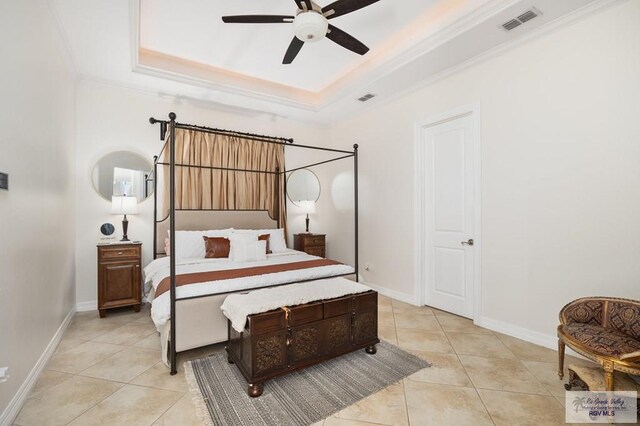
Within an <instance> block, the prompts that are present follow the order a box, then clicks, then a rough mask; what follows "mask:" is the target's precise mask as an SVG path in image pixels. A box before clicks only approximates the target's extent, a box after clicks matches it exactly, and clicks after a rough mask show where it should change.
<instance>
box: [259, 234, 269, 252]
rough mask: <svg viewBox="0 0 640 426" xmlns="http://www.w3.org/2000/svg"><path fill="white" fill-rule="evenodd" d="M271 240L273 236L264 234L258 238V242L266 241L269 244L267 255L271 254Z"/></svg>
mask: <svg viewBox="0 0 640 426" xmlns="http://www.w3.org/2000/svg"><path fill="white" fill-rule="evenodd" d="M269 238H271V234H263V235H259V236H258V241H262V240H264V241H266V242H267V254H271V249H270V248H269Z"/></svg>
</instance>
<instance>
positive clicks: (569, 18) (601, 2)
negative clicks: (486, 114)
mask: <svg viewBox="0 0 640 426" xmlns="http://www.w3.org/2000/svg"><path fill="white" fill-rule="evenodd" d="M623 1H630V0H623ZM619 2H620V0H595V1H594V2H592V3H589V4H587V5H585V6H583V7H580V8H578V9H575V10H574V11H572V12H570V13H567V14H566V15H563V16H561V17H559V18H556V19H554V20H552V21H549V22H547V23H546V24H544V25H542V26H540V27H538V28H536V29H534V30H532V31H530V32H527V33H524V34H522V35H521V36H520V37H517V38H515V39H513V40H509V41H507V42H505V43H502V44H500V45H498V46H495V47H493V48H491V49H489V50H487V51H485V52H483V53H480V54H478V55H476V56H474V57H473V58H470V59H468V60H466V61H464V62H462V63H460V64H458V65H455V66H453V67H450V68H448V69H446V70H444V71H442V72H440V73H438V74H436V75H434V76H432V77H430V78H428V79H425V80H423V81H421V82H420V83H418V84H415V85H412V86H411V87H408V88H406V89H405V90H402V91H399V92H396V93H394V94H393V95H391V96H388V97H386V98H384V99H380V100H379V102H377V103H376V104H372V105H367V106H366V109H372V108H375V107H377V106H379V105H384V104H386V103H389V102H393V101H394V100H396V99H399V98H402V97H404V96H406V95H408V94H410V93H413V92H415V91H416V90H420V89H423V88H425V87H428V86H430V85H432V84H434V83H436V82H438V81H440V80H442V79H445V78H447V77H449V76H452V75H454V74H457V73H459V72H462V71H464V70H466V69H468V68H471V67H473V66H475V65H478V64H481V63H482V62H485V61H487V60H489V59H492V58H495V57H497V56H500V55H501V54H503V53H506V52H508V51H510V50H512V49H514V48H516V47H519V46H521V45H523V44H526V43H528V42H530V41H532V40H534V39H536V38H539V37H542V36H544V35H547V34H551V33H553V32H555V31H558V30H560V29H562V28H564V27H565V26H566V25H568V24H571V23H574V22H578V21H580V20H581V19H585V18H587V17H589V16H591V15H593V14H595V13H597V12H599V11H601V10H604V9H606V8H607V7H609V6H612V5H613V4H615V3H619ZM366 109H363V110H361V111H364V110H366Z"/></svg>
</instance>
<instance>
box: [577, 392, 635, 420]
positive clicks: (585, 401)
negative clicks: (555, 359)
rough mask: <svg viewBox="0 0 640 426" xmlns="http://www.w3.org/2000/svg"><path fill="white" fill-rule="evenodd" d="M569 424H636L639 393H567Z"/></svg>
mask: <svg viewBox="0 0 640 426" xmlns="http://www.w3.org/2000/svg"><path fill="white" fill-rule="evenodd" d="M565 398H566V399H565V415H566V422H567V423H636V422H637V421H638V406H637V404H638V393H637V392H617V391H616V392H571V391H570V392H566V395H565Z"/></svg>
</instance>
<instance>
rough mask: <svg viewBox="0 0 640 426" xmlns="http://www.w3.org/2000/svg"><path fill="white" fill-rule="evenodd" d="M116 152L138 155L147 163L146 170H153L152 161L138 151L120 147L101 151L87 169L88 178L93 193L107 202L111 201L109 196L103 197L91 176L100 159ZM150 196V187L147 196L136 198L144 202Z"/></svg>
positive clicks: (151, 195)
mask: <svg viewBox="0 0 640 426" xmlns="http://www.w3.org/2000/svg"><path fill="white" fill-rule="evenodd" d="M118 152H125V153H127V154H131V155H135V156H136V157H138V158H140V159H142V160H143V161H145V162H146V163H147V164H148V165H149V170H148V171H149V172H150V171H152V170H153V162H152V161H151V160H149V159H148V158H147V157H145V155H144V154H141V153H139V152H137V151H131V150H128V149H125V148H122V149H115V150H113V151H109V152H105V153H103V154H102V155H100V157H98V159H97V160H96V161H95V162H94V163H93V166H92V167H91V169H90V170H89V180H90V181H91V187H92V188H93V190H94V191H95V193H96V194H97V195H98V196H99V197H100V198H102V199H103V200H106V201H108V202H111V198H107V197H105V196H104V195H103V194H102V193H101V192H100V191H99V190H98V188H96V184H95V182H94V179H93V177H94V171H95V169H96V166H97V165H98V163H100V161H102V159H104V158H105V157H107V156H108V155H111V154H115V153H118ZM151 197H153V188H152V189H151V191H150V192H149V194H148V195H147V197H146V198H144V199H139V200H138V203H142V202H144V201H145V200H147V199H149V198H151Z"/></svg>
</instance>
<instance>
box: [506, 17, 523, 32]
mask: <svg viewBox="0 0 640 426" xmlns="http://www.w3.org/2000/svg"><path fill="white" fill-rule="evenodd" d="M520 25H522V22H520V21H518V20H517V19H512V20H510V21H509V22H506V23H504V24H502V28H504V29H505V30H507V31H511V30H512V29H514V28H515V27H517V26H520Z"/></svg>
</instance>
